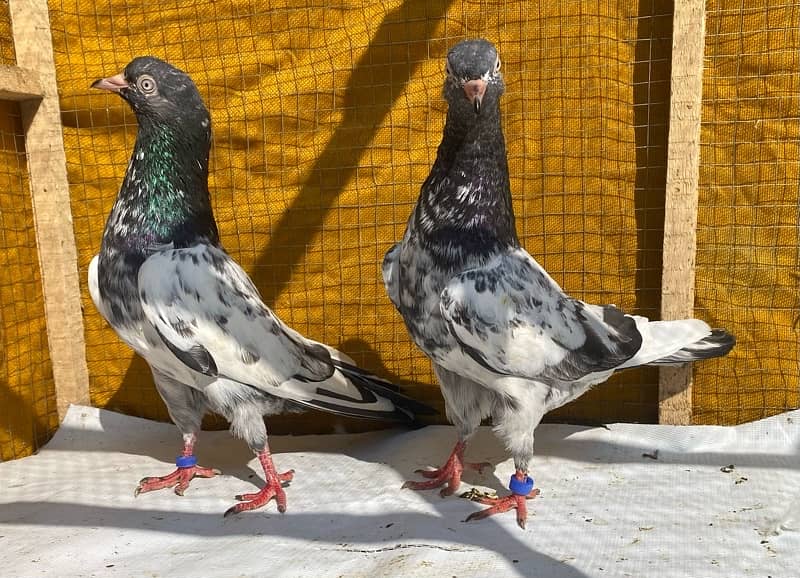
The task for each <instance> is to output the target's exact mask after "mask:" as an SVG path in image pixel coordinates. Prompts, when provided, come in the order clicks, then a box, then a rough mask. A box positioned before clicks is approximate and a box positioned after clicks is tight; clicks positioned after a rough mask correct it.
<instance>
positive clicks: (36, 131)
mask: <svg viewBox="0 0 800 578" xmlns="http://www.w3.org/2000/svg"><path fill="white" fill-rule="evenodd" d="M8 5H9V12H10V15H11V25H12V30H13V37H14V47H15V52H16V55H17V65H18V66H19V67H21V68H24V69H27V70H31V71H34V72H35V73H36V74H37V75H38V77H39V81H40V83H41V91H42V94H43V97H42V99H41V100H27V101H23V102H21V103H20V112H21V114H22V123H23V126H24V127H25V152H26V156H27V159H28V171H29V175H30V179H29V180H30V187H31V197H32V200H33V214H34V220H35V224H36V240H37V244H38V250H39V266H40V268H41V273H42V286H43V291H44V301H45V315H46V318H47V337H48V344H49V347H50V359H51V361H52V364H53V378H54V380H55V386H56V399H57V404H58V414H59V417H60V418H62V419H63V417H64V415H65V412H66V410H67V408H68V407H69V404H70V403H82V404H86V403H89V374H88V370H87V367H86V349H85V345H84V335H83V317H82V311H81V299H80V286H79V284H78V259H77V251H76V249H75V236H74V231H73V226H72V212H71V210H70V197H69V187H68V184H67V168H66V167H67V165H66V156H65V154H64V141H63V136H62V132H61V112H60V109H59V103H58V88H57V86H56V71H55V63H54V60H53V42H52V36H51V34H50V19H49V15H48V11H47V1H46V0H9V2H8Z"/></svg>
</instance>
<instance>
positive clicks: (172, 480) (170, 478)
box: [133, 466, 222, 496]
mask: <svg viewBox="0 0 800 578" xmlns="http://www.w3.org/2000/svg"><path fill="white" fill-rule="evenodd" d="M221 473H222V472H221V471H219V470H218V469H216V468H203V467H200V466H190V467H188V468H177V469H176V470H175V471H174V472H172V473H171V474H168V475H166V476H160V477H147V478H142V479H141V480H139V485H138V486H136V489H135V490H134V492H133V495H134V496H138V495H139V494H144V493H146V492H152V491H155V490H162V489H164V488H171V487H173V486H174V487H175V494H177V495H178V496H182V495H183V492H185V491H186V489H187V488H188V487H189V483H190V482H191V481H192V480H193V479H194V478H213V477H214V476H218V475H220V474H221Z"/></svg>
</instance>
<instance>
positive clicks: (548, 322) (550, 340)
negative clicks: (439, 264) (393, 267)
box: [441, 249, 642, 382]
mask: <svg viewBox="0 0 800 578" xmlns="http://www.w3.org/2000/svg"><path fill="white" fill-rule="evenodd" d="M441 310H442V315H443V317H444V318H445V320H446V321H447V323H448V325H449V328H450V331H451V332H452V334H453V335H454V336H455V337H456V339H457V340H458V342H459V343H460V345H461V348H462V349H463V351H464V352H465V353H466V354H467V355H468V356H470V357H471V358H472V359H474V360H475V361H476V362H477V363H479V364H480V365H481V366H483V367H484V368H485V369H488V370H489V371H492V372H495V373H498V374H502V375H513V376H517V377H525V378H528V379H533V380H538V381H544V382H550V381H554V380H555V381H576V380H579V379H581V378H583V377H586V376H588V375H589V374H592V373H598V372H606V371H608V370H613V369H615V368H617V367H619V366H620V365H622V364H623V363H625V361H626V360H628V359H630V358H631V357H633V356H634V355H635V354H636V352H637V351H638V350H639V348H640V346H641V343H642V336H641V334H640V333H639V331H638V330H637V328H636V322H635V320H634V319H633V318H632V317H630V316H627V315H625V314H624V313H623V312H622V311H620V310H619V309H617V308H616V307H614V306H612V305H607V306H605V307H602V308H598V307H593V306H588V305H586V304H585V303H583V302H581V301H578V300H576V299H572V298H571V297H569V296H568V295H566V294H565V293H564V292H563V291H562V290H561V288H560V287H559V286H558V284H557V283H556V282H555V281H554V280H553V279H552V278H551V277H550V276H549V275H548V274H547V272H546V271H545V270H544V269H543V268H542V267H540V266H539V264H538V263H537V262H536V261H535V260H534V259H533V258H532V257H531V256H530V255H529V254H528V253H527V252H525V251H524V250H522V249H517V250H515V251H513V252H510V253H506V254H503V255H500V256H498V257H495V258H494V259H492V260H491V261H490V262H489V263H487V265H486V266H485V267H481V268H477V269H471V270H468V271H465V272H463V273H461V274H459V275H457V276H456V277H454V278H453V279H452V280H451V281H450V282H449V283H448V285H447V286H446V288H445V290H444V291H443V292H442V300H441Z"/></svg>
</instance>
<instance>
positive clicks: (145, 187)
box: [103, 120, 219, 253]
mask: <svg viewBox="0 0 800 578" xmlns="http://www.w3.org/2000/svg"><path fill="white" fill-rule="evenodd" d="M207 124H208V123H207V121H206V125H207ZM196 128H201V127H200V126H198V127H196ZM202 128H203V132H202V133H200V134H198V131H194V132H195V134H187V133H186V132H183V131H180V130H177V129H175V128H174V127H171V126H169V125H165V124H158V125H155V124H153V125H151V124H150V123H149V122H148V121H147V120H144V121H142V120H140V127H139V132H138V134H137V137H136V145H135V147H134V150H133V156H132V157H131V161H130V164H129V165H128V171H127V173H126V175H125V180H124V181H123V183H122V187H121V189H120V192H119V195H118V197H117V201H116V203H115V204H114V208H113V209H112V211H111V215H110V216H109V219H108V223H107V224H106V233H105V236H104V240H103V242H104V244H113V245H117V246H120V245H122V246H123V247H125V248H126V249H128V250H129V251H134V252H141V253H145V252H147V251H148V249H150V248H151V247H154V246H159V245H168V244H172V245H173V246H175V247H182V246H187V245H191V244H192V243H194V242H197V241H198V240H206V241H208V242H212V243H217V242H218V240H219V235H218V233H217V226H216V223H215V221H214V215H213V211H212V209H211V202H210V198H209V193H208V152H209V147H210V131H209V129H208V127H207V126H206V127H202Z"/></svg>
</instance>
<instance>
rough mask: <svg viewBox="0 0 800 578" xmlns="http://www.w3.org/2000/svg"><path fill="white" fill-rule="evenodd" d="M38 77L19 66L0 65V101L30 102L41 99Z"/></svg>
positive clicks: (40, 86)
mask: <svg viewBox="0 0 800 578" xmlns="http://www.w3.org/2000/svg"><path fill="white" fill-rule="evenodd" d="M42 94H43V93H42V85H41V83H40V82H39V75H38V74H36V73H35V72H34V71H32V70H25V69H24V68H20V67H19V66H8V65H5V64H0V100H17V101H22V100H32V99H40V98H42Z"/></svg>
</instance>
